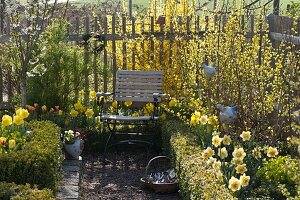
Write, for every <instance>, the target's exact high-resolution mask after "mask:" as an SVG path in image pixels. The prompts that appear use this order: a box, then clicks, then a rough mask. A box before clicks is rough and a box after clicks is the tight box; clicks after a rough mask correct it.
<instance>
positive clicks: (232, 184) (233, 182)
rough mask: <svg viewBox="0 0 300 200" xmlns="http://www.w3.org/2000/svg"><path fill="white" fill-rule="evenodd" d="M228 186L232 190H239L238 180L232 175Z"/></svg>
mask: <svg viewBox="0 0 300 200" xmlns="http://www.w3.org/2000/svg"><path fill="white" fill-rule="evenodd" d="M228 188H229V189H231V190H232V191H234V192H235V191H238V190H240V189H241V183H240V180H239V179H237V178H235V177H233V176H232V177H231V178H230V180H229V185H228Z"/></svg>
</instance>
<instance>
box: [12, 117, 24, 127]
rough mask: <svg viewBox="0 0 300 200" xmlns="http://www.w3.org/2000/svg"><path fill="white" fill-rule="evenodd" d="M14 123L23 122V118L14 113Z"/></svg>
mask: <svg viewBox="0 0 300 200" xmlns="http://www.w3.org/2000/svg"><path fill="white" fill-rule="evenodd" d="M14 123H15V124H17V125H21V124H24V120H23V118H22V117H21V116H19V115H15V116H14Z"/></svg>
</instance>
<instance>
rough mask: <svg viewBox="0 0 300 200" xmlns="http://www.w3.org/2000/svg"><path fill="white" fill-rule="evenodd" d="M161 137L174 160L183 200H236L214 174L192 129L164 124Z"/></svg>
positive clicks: (178, 122) (181, 124)
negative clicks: (191, 131) (196, 141)
mask: <svg viewBox="0 0 300 200" xmlns="http://www.w3.org/2000/svg"><path fill="white" fill-rule="evenodd" d="M162 134H163V143H164V145H163V146H164V147H165V149H164V150H165V151H166V152H167V153H168V154H170V155H171V157H172V159H173V160H174V163H175V168H176V172H177V178H178V182H179V188H180V192H181V194H182V196H183V198H184V199H191V200H193V199H209V200H210V199H220V200H222V199H224V200H225V199H226V200H228V199H234V197H233V196H232V195H231V194H230V191H229V190H228V189H227V187H225V185H224V184H222V183H220V182H219V181H217V178H216V177H215V175H214V174H213V173H211V168H210V167H209V166H208V165H207V164H206V161H205V160H204V159H203V158H202V156H201V152H202V150H201V148H200V147H199V146H198V145H196V143H195V138H194V136H193V135H192V134H191V133H190V131H189V127H187V126H186V125H185V124H184V123H182V122H180V121H175V120H174V121H168V122H166V123H164V124H163V127H162Z"/></svg>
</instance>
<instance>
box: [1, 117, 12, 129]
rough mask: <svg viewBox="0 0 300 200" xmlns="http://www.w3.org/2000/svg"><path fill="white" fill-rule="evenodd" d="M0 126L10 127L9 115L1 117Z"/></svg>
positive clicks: (10, 119)
mask: <svg viewBox="0 0 300 200" xmlns="http://www.w3.org/2000/svg"><path fill="white" fill-rule="evenodd" d="M2 125H3V126H10V125H12V117H11V116H9V115H3V117H2Z"/></svg>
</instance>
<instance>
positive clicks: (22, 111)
mask: <svg viewBox="0 0 300 200" xmlns="http://www.w3.org/2000/svg"><path fill="white" fill-rule="evenodd" d="M19 116H20V117H21V118H22V119H25V118H27V117H28V116H29V112H28V110H27V109H21V111H20V114H19Z"/></svg>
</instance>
